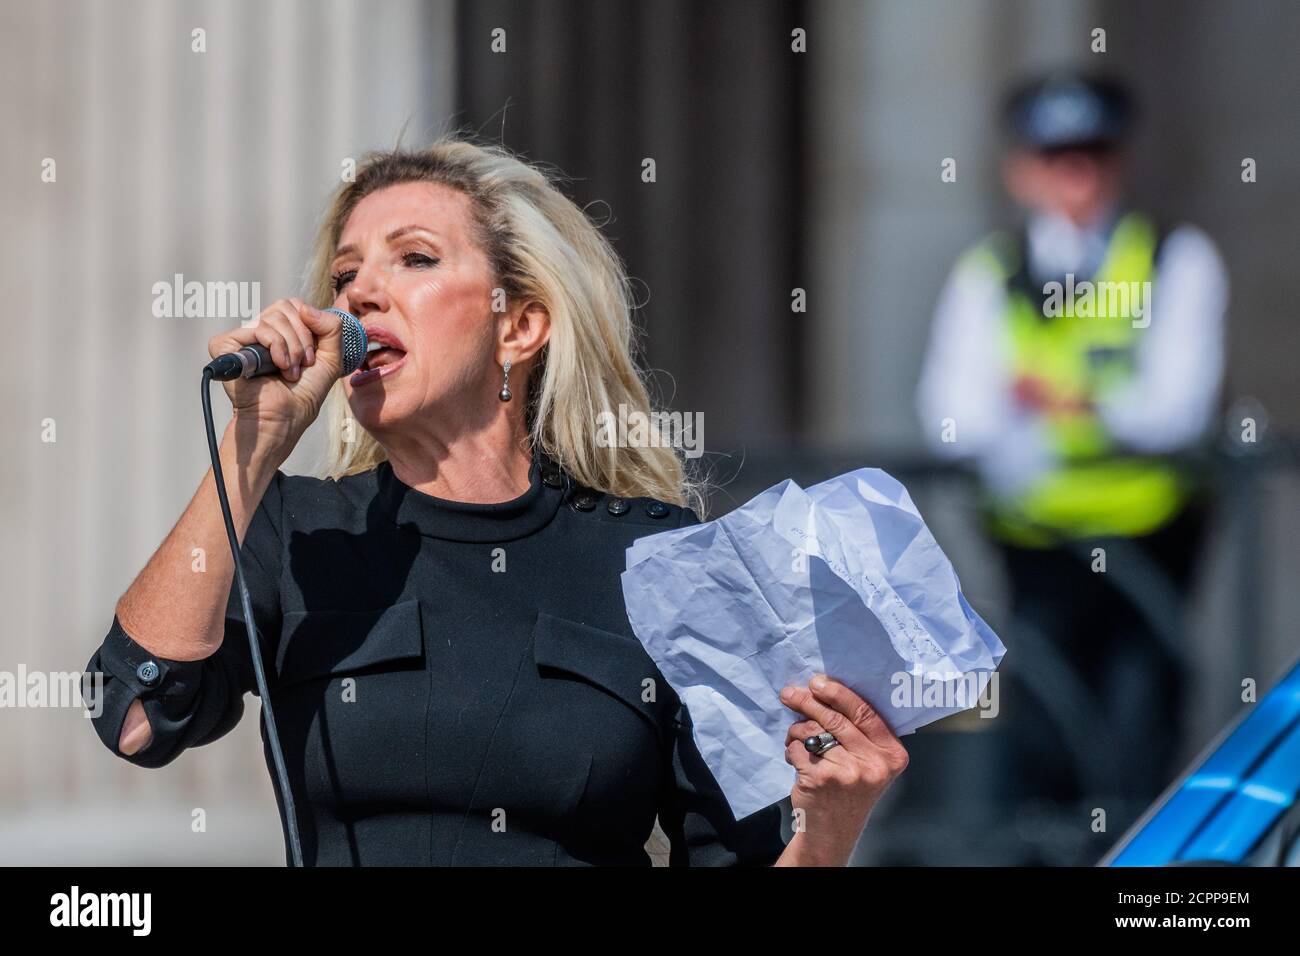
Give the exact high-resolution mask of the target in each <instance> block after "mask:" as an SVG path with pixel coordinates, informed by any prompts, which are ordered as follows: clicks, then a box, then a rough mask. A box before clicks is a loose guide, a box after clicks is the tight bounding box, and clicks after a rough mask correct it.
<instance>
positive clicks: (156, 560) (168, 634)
mask: <svg viewBox="0 0 1300 956" xmlns="http://www.w3.org/2000/svg"><path fill="white" fill-rule="evenodd" d="M254 343H260V344H261V345H263V346H265V347H266V348H267V349H268V350H270V353H271V360H272V361H273V362H274V363H275V365H276V368H277V369H279V373H278V374H274V375H259V376H256V377H253V378H247V379H245V378H237V379H232V380H231V381H228V382H223V384H224V385H225V387H226V394H227V395H228V396H229V398H230V404H231V406H232V407H233V408H234V417H233V418H232V419H231V422H230V425H229V426H228V427H227V429H226V433H225V435H224V437H223V438H222V440H221V446H220V449H219V452H220V455H221V468H222V471H223V472H224V474H225V478H226V494H227V497H228V499H229V502H230V512H231V518H232V520H233V522H234V525H235V529H236V534H237V536H238V537H239V539H240V541H241V542H242V541H243V538H244V535H245V533H246V532H247V530H248V526H249V523H250V522H251V521H252V517H253V513H254V512H255V511H256V510H257V506H258V503H259V502H260V501H261V500H262V496H263V495H264V494H265V493H266V489H267V487H268V486H269V485H270V483H271V481H272V480H273V479H274V478H275V472H276V470H277V469H278V468H279V467H280V465H282V464H283V463H284V460H285V459H286V458H288V457H289V453H290V452H291V451H293V449H294V446H295V445H297V443H298V440H299V439H300V438H301V437H302V435H303V432H305V431H306V430H307V426H309V425H310V424H311V423H312V422H313V421H314V420H315V419H316V416H317V415H318V414H320V410H321V406H322V405H323V404H324V402H325V396H326V395H327V394H328V393H329V390H330V388H331V387H332V386H333V385H334V382H335V381H336V380H337V379H338V377H339V374H340V372H341V370H342V367H343V319H342V318H341V317H340V316H339V315H338V314H336V313H333V312H325V311H322V310H320V309H315V308H312V307H311V306H310V305H308V304H307V303H305V302H303V301H302V300H301V299H280V300H278V301H276V302H275V303H273V304H272V305H271V306H270V307H269V308H267V309H264V310H263V311H262V313H261V315H259V316H258V321H257V323H256V324H255V325H252V326H249V327H247V328H244V327H240V328H237V329H231V330H230V331H229V332H223V333H221V334H220V335H215V336H213V337H212V338H211V339H210V340H209V342H208V353H209V354H210V355H211V356H212V357H213V358H216V357H217V356H219V355H226V354H228V353H231V352H238V351H239V350H240V349H242V348H244V347H245V346H248V345H253V344H254ZM195 549H198V550H201V551H202V552H203V553H204V554H205V555H206V569H205V572H204V573H203V574H195V573H194V570H193V564H192V562H193V554H194V551H195ZM233 579H234V559H233V558H232V557H231V555H230V546H229V542H228V540H227V538H226V527H225V519H224V518H223V516H222V514H221V507H220V504H219V502H218V499H217V493H216V484H215V479H214V476H213V473H212V471H211V469H209V471H208V473H207V475H206V476H205V477H204V479H203V482H202V484H200V486H199V489H198V491H196V492H195V494H194V498H193V499H192V500H191V501H190V503H189V506H188V507H187V508H186V509H185V513H184V514H182V515H181V517H180V520H179V521H177V522H176V525H175V526H174V527H173V528H172V530H171V533H170V534H168V535H167V538H166V539H165V540H164V541H163V543H162V544H161V545H159V547H158V550H157V551H155V552H154V554H153V557H152V558H150V559H149V563H148V564H146V565H145V567H144V570H142V571H141V572H140V573H139V575H137V576H136V579H135V581H133V582H132V584H131V586H130V587H129V588H127V590H126V593H125V594H123V595H122V597H121V598H120V599H119V600H118V602H117V608H116V613H117V618H118V621H119V623H120V624H121V625H122V628H123V630H125V631H126V633H127V635H128V636H130V637H131V638H132V639H134V640H135V641H136V642H137V643H138V644H140V645H141V646H142V647H144V648H145V649H147V650H148V651H149V652H150V653H153V654H156V655H157V656H159V657H162V658H166V659H169V660H200V659H202V658H205V657H209V656H211V655H212V654H214V653H215V652H216V651H217V649H218V648H219V647H220V646H221V642H222V640H223V638H224V635H225V612H226V602H227V598H228V596H229V594H230V588H231V583H232V581H233ZM152 737H153V734H152V729H151V728H150V726H149V722H148V719H147V717H146V715H145V712H144V708H143V706H142V704H141V702H140V701H139V700H138V699H137V700H135V701H132V703H131V706H130V708H129V709H128V711H127V714H126V718H125V720H124V721H123V723H122V732H121V735H120V737H119V741H118V750H119V751H120V752H121V753H123V754H133V753H136V752H138V751H139V750H140V749H141V748H143V747H146V746H148V745H149V742H150V741H151V740H152Z"/></svg>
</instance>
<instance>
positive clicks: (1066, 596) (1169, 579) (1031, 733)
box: [1002, 507, 1205, 822]
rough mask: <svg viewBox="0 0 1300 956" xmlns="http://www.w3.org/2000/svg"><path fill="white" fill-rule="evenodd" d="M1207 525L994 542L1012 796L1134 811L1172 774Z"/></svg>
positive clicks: (1184, 522)
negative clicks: (1005, 601) (1062, 542)
mask: <svg viewBox="0 0 1300 956" xmlns="http://www.w3.org/2000/svg"><path fill="white" fill-rule="evenodd" d="M1204 523H1205V522H1204V512H1203V510H1202V509H1201V508H1200V507H1193V508H1189V509H1185V510H1184V511H1183V512H1182V513H1181V514H1180V515H1179V516H1178V517H1177V518H1176V519H1175V520H1174V521H1172V522H1171V523H1170V524H1168V525H1166V526H1165V527H1163V528H1161V529H1160V530H1158V531H1157V532H1155V533H1153V534H1150V535H1146V536H1143V537H1138V538H1124V539H1098V540H1095V541H1093V540H1085V541H1075V542H1071V543H1070V544H1069V545H1067V546H1062V547H1058V548H1050V549H1028V548H1020V547H1014V546H1010V545H1003V546H1002V550H1003V555H1004V558H1005V561H1006V568H1007V572H1008V575H1009V584H1010V589H1011V612H1012V613H1011V624H1010V626H1009V628H1008V631H1009V633H1008V634H1007V640H1006V644H1007V647H1008V653H1007V663H1008V664H1010V665H1012V666H1010V667H1008V668H1006V671H1007V673H1006V675H1005V678H1004V691H1003V696H1002V701H1003V708H1004V711H1005V713H1006V716H1007V718H1008V720H1009V722H1010V730H1011V733H1010V739H1011V742H1012V743H1011V746H1012V750H1013V753H1012V755H1011V769H1012V774H1011V775H1012V778H1013V779H1012V780H1011V781H1010V787H1011V789H1012V791H1013V797H1014V798H1019V799H1020V800H1025V799H1036V800H1047V801H1055V802H1068V803H1076V802H1078V801H1081V800H1086V801H1089V802H1090V803H1089V805H1095V806H1106V805H1107V803H1106V801H1108V800H1109V801H1111V805H1112V806H1116V808H1117V809H1118V805H1123V806H1125V807H1127V808H1129V809H1131V808H1132V807H1135V806H1136V807H1140V806H1142V805H1145V804H1146V803H1148V802H1149V801H1150V800H1152V799H1154V798H1155V797H1156V796H1157V795H1158V794H1159V793H1160V791H1161V790H1163V789H1164V787H1165V786H1166V785H1167V784H1168V783H1169V782H1170V780H1172V779H1173V777H1174V776H1175V775H1176V773H1177V771H1178V769H1179V767H1178V765H1177V763H1176V761H1177V760H1178V758H1179V754H1180V748H1181V744H1182V733H1183V728H1182V710H1183V706H1184V703H1185V692H1186V686H1187V677H1188V665H1187V655H1186V654H1185V653H1184V651H1183V638H1184V636H1185V635H1184V629H1183V626H1182V620H1181V617H1182V611H1183V607H1184V604H1185V599H1186V596H1187V591H1188V588H1189V586H1190V584H1191V579H1192V575H1193V572H1194V570H1195V561H1196V555H1197V552H1198V550H1199V543H1200V540H1201V537H1202V531H1203V528H1204ZM1095 548H1102V549H1103V550H1104V552H1105V570H1104V571H1102V572H1098V571H1095V570H1094V569H1093V564H1094V562H1095V560H1096V558H1095V557H1094V554H1095V552H1094V549H1095ZM1126 591H1130V592H1132V593H1126ZM1121 815H1122V816H1128V815H1129V814H1128V813H1122V814H1121ZM1116 822H1118V821H1116Z"/></svg>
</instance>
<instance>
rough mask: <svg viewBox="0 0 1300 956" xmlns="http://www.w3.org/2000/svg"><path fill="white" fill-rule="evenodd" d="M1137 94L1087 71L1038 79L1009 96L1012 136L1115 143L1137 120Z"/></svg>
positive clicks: (1038, 145) (1031, 142)
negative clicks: (1083, 73) (1087, 73)
mask: <svg viewBox="0 0 1300 956" xmlns="http://www.w3.org/2000/svg"><path fill="white" fill-rule="evenodd" d="M1133 113H1134V104H1133V99H1132V97H1131V96H1130V94H1129V92H1128V91H1127V90H1126V89H1125V88H1124V87H1123V86H1121V85H1120V84H1119V83H1116V82H1113V81H1110V80H1103V79H1097V78H1093V77H1085V76H1060V75H1058V76H1052V77H1048V78H1046V79H1039V80H1034V81H1033V82H1030V83H1026V84H1024V85H1023V86H1021V87H1019V88H1018V89H1016V90H1015V91H1014V92H1013V93H1012V94H1011V96H1009V97H1008V98H1007V104H1006V120H1007V124H1008V126H1009V127H1010V129H1011V135H1012V136H1013V138H1014V139H1015V140H1016V141H1017V142H1018V143H1020V144H1021V145H1023V146H1027V147H1029V148H1030V149H1060V148H1063V147H1068V146H1113V145H1115V144H1117V143H1119V142H1121V141H1122V140H1124V139H1125V138H1126V137H1127V135H1128V132H1129V129H1130V127H1131V125H1132V120H1133Z"/></svg>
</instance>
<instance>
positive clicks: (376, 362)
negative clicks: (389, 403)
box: [348, 340, 406, 388]
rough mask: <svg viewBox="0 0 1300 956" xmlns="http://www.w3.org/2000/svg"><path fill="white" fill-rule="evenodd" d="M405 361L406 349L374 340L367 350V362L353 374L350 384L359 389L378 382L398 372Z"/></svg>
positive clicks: (349, 380)
mask: <svg viewBox="0 0 1300 956" xmlns="http://www.w3.org/2000/svg"><path fill="white" fill-rule="evenodd" d="M405 361H406V351H405V350H404V349H400V348H397V347H396V346H393V345H387V344H385V343H383V342H379V341H374V340H372V341H371V342H370V344H369V345H368V346H367V348H366V360H365V361H364V362H362V363H361V368H359V369H357V370H356V371H355V372H353V373H352V377H351V378H349V379H348V384H349V385H351V386H352V387H353V388H357V387H359V386H361V385H365V384H367V383H369V382H377V381H379V379H381V378H383V377H384V376H386V375H391V374H393V373H394V372H396V371H397V370H398V369H399V368H401V367H402V364H403V363H404V362H405Z"/></svg>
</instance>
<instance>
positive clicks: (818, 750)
mask: <svg viewBox="0 0 1300 956" xmlns="http://www.w3.org/2000/svg"><path fill="white" fill-rule="evenodd" d="M839 744H840V742H839V741H838V740H836V739H835V735H834V734H832V733H829V732H826V731H823V732H822V733H820V734H818V735H817V736H815V737H805V738H804V742H803V746H804V749H805V750H807V751H808V752H809V753H810V754H812V755H813V756H814V757H820V756H821V755H822V754H824V753H826V751H828V750H830V749H831V748H832V747H838V746H839Z"/></svg>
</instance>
